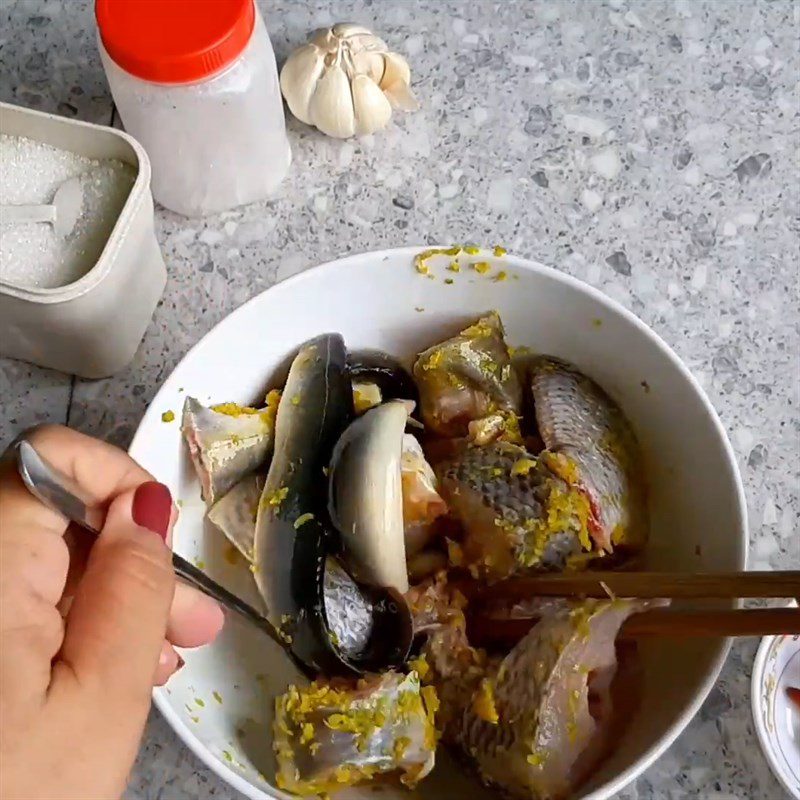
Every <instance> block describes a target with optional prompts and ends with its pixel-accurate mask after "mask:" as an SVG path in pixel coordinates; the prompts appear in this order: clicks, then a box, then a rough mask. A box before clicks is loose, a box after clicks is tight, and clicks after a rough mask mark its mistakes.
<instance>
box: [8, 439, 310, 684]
mask: <svg viewBox="0 0 800 800" xmlns="http://www.w3.org/2000/svg"><path fill="white" fill-rule="evenodd" d="M15 450H16V459H17V469H18V470H19V474H20V477H21V478H22V481H23V483H24V484H25V486H26V487H27V489H28V491H30V493H31V494H32V495H33V496H34V497H36V498H37V499H39V500H41V502H42V503H44V504H45V505H46V506H48V507H49V508H52V509H53V510H54V511H57V512H58V513H59V514H62V515H63V516H64V517H66V518H67V519H68V520H70V521H72V522H74V523H75V524H76V525H80V526H81V527H82V528H83V529H84V530H87V531H89V533H92V534H94V535H95V536H97V535H98V534H99V533H100V531H101V529H102V527H103V523H104V522H105V517H106V512H105V509H103V508H100V507H98V506H96V505H91V504H90V501H88V500H87V498H86V496H85V495H84V494H83V493H82V491H81V489H80V487H79V486H78V485H77V484H76V483H75V481H73V480H72V479H71V478H70V477H69V476H67V475H65V474H64V473H63V472H61V471H60V470H59V469H57V468H56V467H54V466H53V465H52V464H50V463H48V462H47V461H46V460H45V459H44V458H43V457H42V456H41V455H40V454H39V453H38V452H37V451H36V449H35V448H34V447H33V445H32V444H31V443H30V442H28V441H26V440H24V439H23V440H21V441H19V442H17V444H16V445H15ZM172 566H173V567H174V569H175V574H176V575H177V576H178V577H179V578H182V579H183V580H184V581H186V582H187V583H189V584H191V585H192V586H194V587H195V588H196V589H199V590H200V591H201V592H203V593H204V594H207V595H208V596H209V597H213V598H214V599H215V600H217V601H218V602H219V603H221V604H222V605H223V606H225V607H226V608H229V609H232V610H233V611H236V612H238V613H239V614H241V616H242V617H244V618H245V619H246V620H247V621H248V622H251V623H253V624H254V625H256V626H257V627H258V628H260V629H261V630H262V631H264V633H266V634H267V636H269V637H270V639H272V641H274V642H275V643H276V644H279V645H280V646H281V647H282V648H283V649H284V650H285V651H286V652H287V653H288V654H289V656H290V657H291V658H292V661H294V663H295V664H296V665H297V667H298V668H299V669H300V670H302V672H303V673H304V674H305V675H307V676H308V677H309V678H313V677H314V675H313V674H312V673H311V672H310V670H309V669H308V667H307V666H306V665H304V664H303V663H302V662H301V661H300V660H299V659H298V658H296V657H295V655H294V654H293V653H292V651H291V649H290V647H289V645H288V644H287V642H286V641H285V639H284V638H283V637H281V635H280V634H279V633H278V631H276V630H275V627H274V626H273V625H272V623H271V622H270V621H269V620H268V619H267V618H266V617H265V616H264V615H263V614H261V613H260V612H259V611H257V610H256V609H255V608H253V607H252V606H251V605H249V604H248V603H245V602H244V600H242V599H241V598H239V597H237V596H236V595H235V594H232V593H231V592H229V591H228V590H227V589H225V588H224V587H222V586H220V585H219V584H218V583H217V582H216V581H213V580H211V578H209V577H208V575H206V574H205V573H203V572H201V571H200V570H199V569H197V567H195V566H194V565H192V564H190V563H189V562H188V561H187V560H186V559H185V558H181V556H179V555H178V554H177V553H173V554H172Z"/></svg>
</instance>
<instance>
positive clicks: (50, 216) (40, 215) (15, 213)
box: [0, 204, 56, 224]
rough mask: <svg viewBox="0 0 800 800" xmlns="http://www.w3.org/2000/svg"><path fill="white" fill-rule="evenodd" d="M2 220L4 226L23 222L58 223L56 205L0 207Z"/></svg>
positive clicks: (0, 218)
mask: <svg viewBox="0 0 800 800" xmlns="http://www.w3.org/2000/svg"><path fill="white" fill-rule="evenodd" d="M0 220H2V221H3V223H4V224H7V223H9V222H11V223H15V224H18V223H22V222H50V223H51V224H52V223H54V222H55V221H56V207H55V206H54V205H47V204H43V205H30V206H14V205H0Z"/></svg>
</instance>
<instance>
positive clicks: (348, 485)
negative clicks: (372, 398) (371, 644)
mask: <svg viewBox="0 0 800 800" xmlns="http://www.w3.org/2000/svg"><path fill="white" fill-rule="evenodd" d="M409 405H410V404H409V403H407V401H404V400H392V401H390V402H388V403H384V404H383V405H381V406H378V407H377V408H373V409H370V410H369V411H367V412H366V413H365V414H364V415H363V416H361V417H359V418H358V419H356V420H355V421H354V422H353V423H352V424H351V425H350V426H349V427H348V428H347V430H346V431H345V432H344V434H343V435H342V437H341V438H340V439H339V441H338V442H337V444H336V447H335V449H334V451H333V458H332V459H331V468H330V495H331V496H330V513H331V519H332V521H333V524H334V525H335V526H336V528H337V529H338V531H339V532H340V534H341V538H342V544H343V546H344V552H345V557H346V558H347V561H348V563H349V564H350V566H351V567H352V570H353V574H354V575H355V576H356V577H357V578H358V579H359V580H360V581H361V582H362V583H367V584H369V585H371V586H387V587H392V588H394V589H396V590H397V591H398V592H400V593H403V592H406V591H407V590H408V575H407V573H406V553H405V540H404V537H403V494H402V489H401V479H400V457H401V453H402V442H403V432H404V431H405V427H406V423H407V422H408V415H409Z"/></svg>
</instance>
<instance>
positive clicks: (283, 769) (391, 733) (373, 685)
mask: <svg viewBox="0 0 800 800" xmlns="http://www.w3.org/2000/svg"><path fill="white" fill-rule="evenodd" d="M401 698H402V702H401ZM435 703H436V701H435V697H434V696H433V695H432V692H431V689H430V688H429V687H427V688H421V687H420V684H419V677H418V676H417V674H416V673H414V672H412V673H411V674H409V675H401V674H399V673H397V672H386V673H384V674H383V675H372V676H369V677H368V678H366V679H365V681H363V682H359V684H358V685H357V686H356V685H353V684H352V683H346V684H343V683H337V684H334V685H326V684H323V683H319V682H318V683H314V684H312V685H311V686H309V687H297V686H291V687H289V690H288V691H287V693H286V694H284V695H282V696H280V697H278V698H277V699H276V701H275V722H274V735H273V742H274V744H273V747H274V750H275V754H276V756H277V761H278V770H277V785H278V787H279V788H282V789H285V790H288V791H291V792H293V793H295V794H297V795H300V796H301V797H308V796H318V795H320V794H323V793H329V794H333V793H334V792H337V791H339V790H342V789H345V788H347V787H348V786H355V785H358V784H364V783H369V782H371V781H372V779H373V776H374V777H378V776H382V775H387V774H394V775H399V776H400V778H401V780H402V781H403V783H404V784H406V785H407V786H409V787H413V786H414V785H415V784H416V783H417V782H419V781H420V780H422V779H423V778H424V777H425V776H426V775H427V774H428V773H429V772H430V771H431V770H432V769H433V766H434V763H435V755H436V753H435V751H436V733H435V729H434V724H433V714H434V713H435ZM351 720H352V721H353V722H355V725H356V727H359V728H361V727H362V724H363V723H367V722H369V723H374V726H373V725H370V726H367V725H364V727H365V728H366V729H365V730H364V731H363V733H358V732H350V731H347V730H341V729H335V728H334V726H335V725H336V724H337V721H338V722H339V723H342V722H344V723H345V725H342V727H346V722H347V721H351ZM307 726H310V727H307ZM304 730H305V731H307V735H308V736H310V737H311V738H309V739H308V740H307V741H303V738H304V736H303V734H304ZM402 745H404V746H402ZM312 747H313V748H314V749H313V750H312Z"/></svg>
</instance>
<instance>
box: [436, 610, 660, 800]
mask: <svg viewBox="0 0 800 800" xmlns="http://www.w3.org/2000/svg"><path fill="white" fill-rule="evenodd" d="M658 604H659V601H650V602H648V601H636V600H624V601H623V600H614V601H606V600H587V601H584V602H583V603H578V604H573V605H569V606H567V605H565V606H564V607H563V608H562V609H561V610H557V611H555V612H554V613H552V614H550V615H546V616H545V617H544V618H543V619H542V620H541V621H540V622H539V623H538V624H537V625H536V626H535V627H534V628H533V629H532V630H531V631H530V632H529V633H528V634H527V635H526V636H525V638H524V639H522V640H521V641H520V642H519V643H518V644H517V645H516V647H514V649H513V650H512V651H511V652H510V653H509V654H508V655H507V656H506V657H505V658H504V659H503V660H502V661H501V662H500V663H499V664H497V665H494V666H493V667H492V668H490V670H489V671H488V672H487V678H486V680H488V681H489V682H490V684H489V685H490V686H491V687H492V693H493V699H494V705H495V708H496V711H497V716H498V721H497V723H496V724H492V723H491V722H489V721H487V720H486V719H485V718H482V717H481V716H479V714H478V713H477V712H476V710H475V708H474V702H473V700H474V698H471V699H470V702H468V703H465V704H464V706H463V708H462V710H461V713H460V715H459V717H457V718H456V719H455V720H454V722H453V723H452V724H451V725H450V726H449V728H448V732H447V735H448V738H450V739H451V741H453V742H454V743H455V744H457V745H458V746H459V747H460V748H461V749H462V750H463V751H464V753H465V754H467V755H468V756H469V757H470V758H471V759H472V760H473V762H474V764H475V766H476V767H477V769H478V772H479V774H480V777H481V778H482V780H483V781H484V782H485V783H487V784H489V785H492V786H495V787H498V788H500V789H502V790H503V791H505V792H506V793H507V794H508V795H509V796H510V797H512V798H519V799H520V800H564V799H565V798H566V797H567V796H569V795H570V793H571V792H573V791H574V790H575V788H576V787H578V786H579V785H580V783H581V782H582V781H583V780H584V779H585V778H586V777H588V775H589V774H590V773H591V772H592V771H593V770H594V769H595V768H596V766H597V764H598V763H599V761H600V760H601V759H602V758H603V757H604V756H605V755H606V754H607V752H608V750H609V748H610V746H611V745H612V744H613V742H612V741H610V738H611V737H610V731H611V730H612V728H611V726H612V723H613V722H614V719H613V714H612V707H611V698H610V686H611V681H612V679H613V677H614V674H615V672H616V654H615V645H614V642H615V637H616V635H617V632H618V631H619V628H620V626H621V625H622V623H623V622H624V621H625V619H627V617H628V616H630V615H631V614H633V613H636V612H638V611H641V610H644V609H645V608H648V607H652V606H653V605H658ZM590 673H591V675H592V678H591V691H592V696H593V700H592V702H593V709H592V711H593V714H594V716H593V714H592V713H590V711H589V689H590V687H589V683H590V678H589V675H590ZM595 717H597V719H595ZM529 758H530V760H529Z"/></svg>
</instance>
